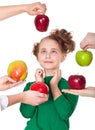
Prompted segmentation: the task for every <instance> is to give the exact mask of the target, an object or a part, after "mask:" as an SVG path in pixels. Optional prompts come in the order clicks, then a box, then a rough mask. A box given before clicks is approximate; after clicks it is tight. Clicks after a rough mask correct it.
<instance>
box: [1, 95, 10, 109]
mask: <svg viewBox="0 0 95 130" xmlns="http://www.w3.org/2000/svg"><path fill="white" fill-rule="evenodd" d="M7 106H8V97H7V96H4V95H1V96H0V111H2V110H4V109H5V108H6V107H7Z"/></svg>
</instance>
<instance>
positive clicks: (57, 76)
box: [50, 69, 61, 86]
mask: <svg viewBox="0 0 95 130" xmlns="http://www.w3.org/2000/svg"><path fill="white" fill-rule="evenodd" d="M60 79H61V70H59V69H58V70H56V71H55V72H54V77H53V78H52V79H51V81H50V84H51V86H57V85H58V82H59V80H60Z"/></svg>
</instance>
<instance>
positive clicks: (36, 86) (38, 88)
mask: <svg viewBox="0 0 95 130" xmlns="http://www.w3.org/2000/svg"><path fill="white" fill-rule="evenodd" d="M30 90H34V91H39V92H41V93H45V94H48V91H49V88H48V86H47V85H46V84H45V83H43V82H36V83H34V84H32V85H31V86H30Z"/></svg>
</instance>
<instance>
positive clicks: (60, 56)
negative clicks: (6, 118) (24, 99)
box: [20, 29, 78, 130]
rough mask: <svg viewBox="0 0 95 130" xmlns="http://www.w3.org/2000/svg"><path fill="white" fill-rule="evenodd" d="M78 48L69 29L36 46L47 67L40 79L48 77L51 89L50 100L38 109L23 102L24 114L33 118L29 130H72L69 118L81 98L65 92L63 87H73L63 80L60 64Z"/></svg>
mask: <svg viewBox="0 0 95 130" xmlns="http://www.w3.org/2000/svg"><path fill="white" fill-rule="evenodd" d="M74 48H75V42H74V41H73V40H72V36H71V33H70V32H67V30H65V29H61V30H58V29H57V30H54V31H52V32H51V34H50V35H49V36H47V37H45V38H43V39H42V40H41V41H40V43H36V44H35V45H34V48H33V54H34V55H35V56H36V57H37V60H38V62H39V63H40V65H41V67H42V68H43V70H39V69H38V71H36V79H37V81H41V82H43V80H42V79H43V78H44V83H46V84H47V85H48V86H49V99H48V101H46V102H45V103H42V104H40V105H37V106H33V105H27V104H24V103H21V105H20V112H21V114H22V115H23V116H24V117H25V118H29V119H30V120H29V121H28V122H27V126H26V127H25V130H69V118H70V116H71V115H72V113H73V112H74V110H75V107H76V104H77V102H78V96H75V95H71V94H66V93H62V92H61V90H62V89H63V88H65V89H66V88H68V89H69V88H70V87H69V85H68V82H67V80H66V79H64V78H62V77H61V70H60V63H61V62H63V61H64V60H65V58H66V56H67V54H68V53H69V52H72V51H73V50H74ZM38 72H40V73H38ZM44 75H45V77H44ZM37 81H36V82H37ZM33 83H34V82H29V83H27V85H26V87H25V89H24V91H27V90H29V89H30V86H31V84H33Z"/></svg>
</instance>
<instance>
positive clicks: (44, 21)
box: [34, 15, 49, 32]
mask: <svg viewBox="0 0 95 130" xmlns="http://www.w3.org/2000/svg"><path fill="white" fill-rule="evenodd" d="M34 23H35V27H36V29H37V30H38V31H40V32H45V31H47V29H48V26H49V17H48V16H46V15H37V16H36V17H35V20H34Z"/></svg>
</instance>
